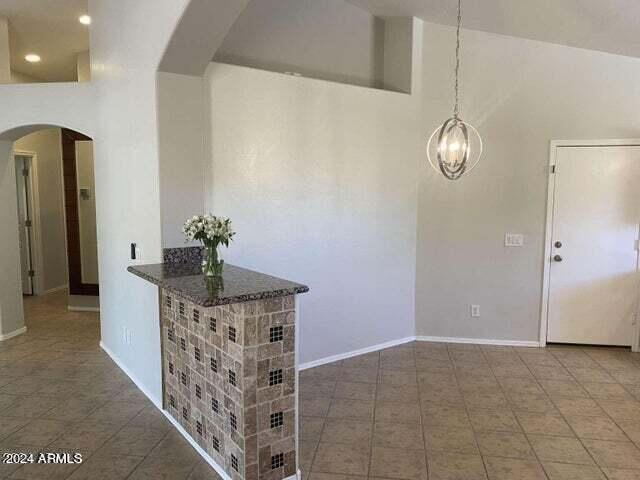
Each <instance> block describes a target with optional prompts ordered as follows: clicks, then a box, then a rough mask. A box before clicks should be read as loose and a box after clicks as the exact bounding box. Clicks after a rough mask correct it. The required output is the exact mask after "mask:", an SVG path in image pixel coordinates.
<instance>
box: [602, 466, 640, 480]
mask: <svg viewBox="0 0 640 480" xmlns="http://www.w3.org/2000/svg"><path fill="white" fill-rule="evenodd" d="M602 471H603V472H604V473H605V475H606V476H607V478H608V479H609V480H640V470H629V469H627V468H607V467H605V468H603V469H602Z"/></svg>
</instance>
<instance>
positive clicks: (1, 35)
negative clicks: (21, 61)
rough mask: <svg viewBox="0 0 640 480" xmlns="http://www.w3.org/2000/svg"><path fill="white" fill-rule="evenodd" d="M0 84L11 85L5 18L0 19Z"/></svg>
mask: <svg viewBox="0 0 640 480" xmlns="http://www.w3.org/2000/svg"><path fill="white" fill-rule="evenodd" d="M1 83H11V53H10V49H9V22H8V21H7V19H6V18H5V17H0V84H1Z"/></svg>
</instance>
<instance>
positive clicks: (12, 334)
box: [0, 327, 27, 342]
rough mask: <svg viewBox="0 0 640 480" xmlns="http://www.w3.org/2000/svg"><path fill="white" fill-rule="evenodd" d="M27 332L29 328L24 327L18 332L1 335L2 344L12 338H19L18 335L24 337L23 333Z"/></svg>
mask: <svg viewBox="0 0 640 480" xmlns="http://www.w3.org/2000/svg"><path fill="white" fill-rule="evenodd" d="M26 331H27V327H22V328H19V329H17V330H14V331H13V332H9V333H5V334H4V335H0V342H2V341H4V340H9V339H10V338H13V337H17V336H18V335H22V334H23V333H26Z"/></svg>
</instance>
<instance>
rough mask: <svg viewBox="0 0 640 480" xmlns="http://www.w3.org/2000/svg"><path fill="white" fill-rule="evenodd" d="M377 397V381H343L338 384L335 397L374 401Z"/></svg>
mask: <svg viewBox="0 0 640 480" xmlns="http://www.w3.org/2000/svg"><path fill="white" fill-rule="evenodd" d="M375 397H376V384H375V383H354V382H341V381H339V382H338V383H337V385H336V389H335V392H334V393H333V398H346V399H350V400H369V401H373V400H375Z"/></svg>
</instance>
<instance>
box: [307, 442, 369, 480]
mask: <svg viewBox="0 0 640 480" xmlns="http://www.w3.org/2000/svg"><path fill="white" fill-rule="evenodd" d="M369 452H370V450H369V448H362V447H361V446H355V445H345V444H333V443H320V445H318V449H317V451H316V454H315V458H314V460H313V465H312V466H311V471H312V472H324V473H342V474H346V475H367V474H368V471H369Z"/></svg>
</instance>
